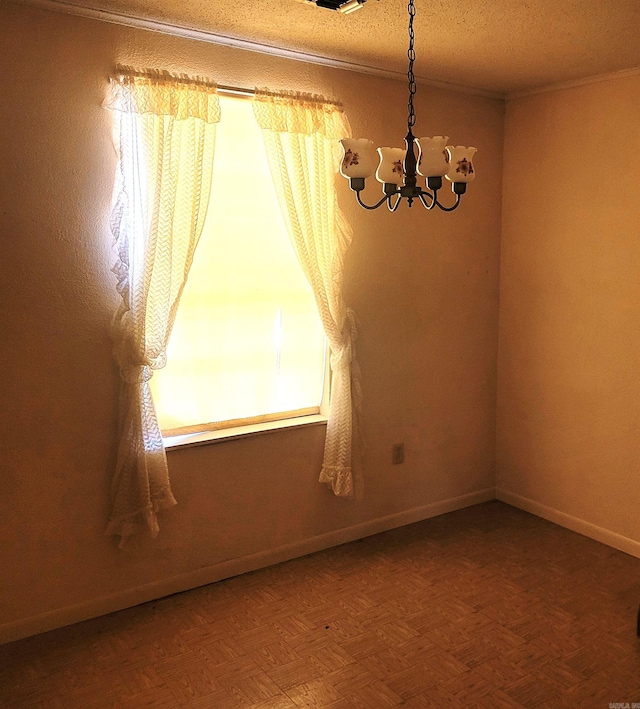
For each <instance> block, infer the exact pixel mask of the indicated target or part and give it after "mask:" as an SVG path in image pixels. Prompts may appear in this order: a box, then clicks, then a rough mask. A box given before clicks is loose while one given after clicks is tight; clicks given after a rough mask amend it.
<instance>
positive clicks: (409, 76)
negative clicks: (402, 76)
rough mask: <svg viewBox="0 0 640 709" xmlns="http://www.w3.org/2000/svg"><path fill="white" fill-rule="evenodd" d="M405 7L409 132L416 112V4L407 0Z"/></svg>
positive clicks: (413, 124) (411, 0) (414, 120)
mask: <svg viewBox="0 0 640 709" xmlns="http://www.w3.org/2000/svg"><path fill="white" fill-rule="evenodd" d="M407 9H408V12H409V51H408V52H407V56H408V58H409V70H408V71H407V79H408V82H409V105H408V118H407V127H408V128H409V132H411V128H413V126H415V124H416V114H415V111H414V109H413V97H414V96H415V94H416V77H415V76H414V73H413V62H414V61H415V58H416V53H415V50H414V48H413V44H414V40H415V34H414V31H413V18H414V17H415V15H416V6H415V5H414V0H409V6H408V8H407Z"/></svg>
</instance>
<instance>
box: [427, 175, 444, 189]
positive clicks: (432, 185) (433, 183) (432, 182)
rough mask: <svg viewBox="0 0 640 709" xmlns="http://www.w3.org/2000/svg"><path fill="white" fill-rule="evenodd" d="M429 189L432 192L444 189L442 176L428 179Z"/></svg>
mask: <svg viewBox="0 0 640 709" xmlns="http://www.w3.org/2000/svg"><path fill="white" fill-rule="evenodd" d="M427 187H428V188H429V189H430V190H431V191H432V192H437V191H438V190H439V189H440V188H441V187H442V178H441V177H440V175H435V176H433V177H427Z"/></svg>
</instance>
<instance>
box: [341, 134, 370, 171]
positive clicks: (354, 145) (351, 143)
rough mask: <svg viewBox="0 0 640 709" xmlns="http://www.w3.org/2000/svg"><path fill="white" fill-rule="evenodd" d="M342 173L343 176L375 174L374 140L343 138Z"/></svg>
mask: <svg viewBox="0 0 640 709" xmlns="http://www.w3.org/2000/svg"><path fill="white" fill-rule="evenodd" d="M340 144H341V145H342V150H343V156H342V162H341V163H340V174H341V175H342V176H343V177H348V178H353V177H369V175H373V170H374V167H373V141H372V140H368V139H367V138H343V139H342V140H341V141H340Z"/></svg>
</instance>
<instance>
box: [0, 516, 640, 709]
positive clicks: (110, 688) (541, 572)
mask: <svg viewBox="0 0 640 709" xmlns="http://www.w3.org/2000/svg"><path fill="white" fill-rule="evenodd" d="M638 603H640V559H635V558H633V557H630V556H628V555H626V554H623V553H621V552H618V551H616V550H614V549H611V548H609V547H607V546H605V545H602V544H599V543H598V542H595V541H593V540H590V539H587V538H586V537H582V536H580V535H578V534H575V533H573V532H570V531H568V530H566V529H563V528H561V527H557V526H555V525H553V524H551V523H549V522H546V521H544V520H541V519H539V518H537V517H534V516H532V515H528V514H526V513H524V512H521V511H519V510H516V509H514V508H511V507H509V506H507V505H504V504H502V503H499V502H492V503H486V504H484V505H478V506H476V507H472V508H468V509H466V510H461V511H459V512H455V513H452V514H448V515H443V516H441V517H437V518H434V519H431V520H426V521H424V522H420V523H417V524H413V525H409V526H407V527H404V528H401V529H397V530H393V531H390V532H386V533H384V534H379V535H376V536H374V537H370V538H368V539H365V540H360V541H358V542H353V543H351V544H345V545H343V546H340V547H337V548H335V549H330V550H326V551H323V552H319V553H317V554H313V555H310V556H307V557H304V558H301V559H296V560H294V561H290V562H287V563H283V564H279V565H277V566H273V567H270V568H268V569H263V570H261V571H257V572H254V573H251V574H246V575H244V576H239V577H236V578H233V579H228V580H226V581H222V582H220V583H216V584H212V585H210V586H206V587H203V588H199V589H195V590H193V591H189V592H186V593H181V594H176V595H175V596H171V597H168V598H164V599H161V600H159V601H156V602H153V603H147V604H144V605H142V606H138V607H136V608H132V609H128V610H125V611H121V612H120V613H113V614H111V615H109V616H104V617H102V618H96V619H95V620H91V621H87V622H84V623H79V624H77V625H74V626H70V627H68V628H61V629H60V630H56V631H52V632H50V633H45V634H43V635H39V636H36V637H33V638H28V639H25V640H21V641H18V642H15V643H10V644H8V645H4V646H1V647H0V707H2V709H35V708H36V707H40V708H42V709H102V708H103V707H104V708H105V709H145V707H149V709H175V708H177V707H189V708H193V709H198V708H202V709H305V708H308V709H400V707H402V708H403V709H428V708H430V707H434V708H437V709H456V708H457V707H464V708H465V709H470V708H471V709H473V708H474V707H476V708H477V709H489V708H491V709H493V708H496V709H501V708H504V709H523V707H524V708H525V709H538V708H543V709H573V708H574V707H576V708H579V709H606V708H607V707H608V706H609V704H610V703H614V702H620V703H625V702H628V703H629V706H631V703H632V702H634V701H635V702H640V640H639V639H638V638H637V637H636V635H635V618H636V612H637V608H638Z"/></svg>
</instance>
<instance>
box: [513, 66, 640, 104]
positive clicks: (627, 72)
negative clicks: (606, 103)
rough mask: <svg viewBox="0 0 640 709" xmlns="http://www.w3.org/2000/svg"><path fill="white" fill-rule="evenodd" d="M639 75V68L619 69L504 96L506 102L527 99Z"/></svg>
mask: <svg viewBox="0 0 640 709" xmlns="http://www.w3.org/2000/svg"><path fill="white" fill-rule="evenodd" d="M638 74H640V67H633V68H632V69H621V70H620V71H611V72H609V73H607V74H596V75H595V76H587V77H585V78H584V79H572V80H571V81H559V82H558V83H556V84H547V85H546V86H539V87H538V88H535V89H527V90H526V91H514V92H512V93H508V94H507V95H506V100H507V101H513V100H516V99H519V98H527V96H537V95H538V94H547V93H550V92H551V91H564V90H566V89H574V88H576V87H578V86H588V85H589V84H599V83H600V82H602V81H614V80H615V79H626V78H627V77H628V76H637V75H638Z"/></svg>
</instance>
